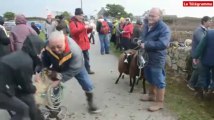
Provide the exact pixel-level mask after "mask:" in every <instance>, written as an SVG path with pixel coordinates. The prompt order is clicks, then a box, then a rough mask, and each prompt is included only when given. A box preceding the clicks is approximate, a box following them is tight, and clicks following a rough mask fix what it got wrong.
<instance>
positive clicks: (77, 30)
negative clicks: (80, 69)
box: [69, 8, 94, 74]
mask: <svg viewBox="0 0 214 120" xmlns="http://www.w3.org/2000/svg"><path fill="white" fill-rule="evenodd" d="M69 27H70V33H71V36H72V38H73V39H74V41H76V43H77V44H78V45H79V46H80V48H81V49H82V52H83V55H84V60H85V68H86V70H87V71H88V74H94V72H93V71H92V70H91V69H90V64H89V52H88V50H89V49H90V42H89V39H88V33H90V32H92V26H90V25H85V23H84V14H83V11H82V9H81V8H76V10H75V16H74V17H72V18H71V22H70V24H69Z"/></svg>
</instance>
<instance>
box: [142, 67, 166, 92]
mask: <svg viewBox="0 0 214 120" xmlns="http://www.w3.org/2000/svg"><path fill="white" fill-rule="evenodd" d="M143 70H144V75H145V78H146V80H147V81H148V82H149V83H150V84H151V85H154V86H156V87H157V88H158V89H163V88H165V87H166V82H165V78H166V74H165V70H164V68H156V67H152V66H145V67H144V69H143Z"/></svg>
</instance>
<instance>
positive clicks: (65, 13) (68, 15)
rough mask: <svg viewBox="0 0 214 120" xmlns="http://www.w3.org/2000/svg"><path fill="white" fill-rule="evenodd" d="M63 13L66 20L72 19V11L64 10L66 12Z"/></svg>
mask: <svg viewBox="0 0 214 120" xmlns="http://www.w3.org/2000/svg"><path fill="white" fill-rule="evenodd" d="M62 15H63V16H64V18H65V19H66V20H68V21H70V19H71V14H70V13H68V12H67V11H64V12H63V13H62Z"/></svg>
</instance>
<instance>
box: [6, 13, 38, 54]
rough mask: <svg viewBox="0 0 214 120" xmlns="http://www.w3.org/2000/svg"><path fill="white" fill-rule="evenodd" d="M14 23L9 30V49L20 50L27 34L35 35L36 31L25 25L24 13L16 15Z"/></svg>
mask: <svg viewBox="0 0 214 120" xmlns="http://www.w3.org/2000/svg"><path fill="white" fill-rule="evenodd" d="M15 23H16V26H14V27H13V28H12V30H11V32H10V42H11V44H10V48H11V51H17V50H21V48H22V46H23V43H24V41H25V39H26V38H27V36H28V35H30V34H33V35H37V33H36V31H35V30H33V28H31V27H30V26H28V25H27V20H26V18H25V16H24V15H17V16H16V18H15Z"/></svg>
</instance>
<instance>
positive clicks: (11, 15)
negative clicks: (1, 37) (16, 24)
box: [4, 12, 15, 20]
mask: <svg viewBox="0 0 214 120" xmlns="http://www.w3.org/2000/svg"><path fill="white" fill-rule="evenodd" d="M4 18H5V19H6V20H14V18H15V13H13V12H5V13H4Z"/></svg>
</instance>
